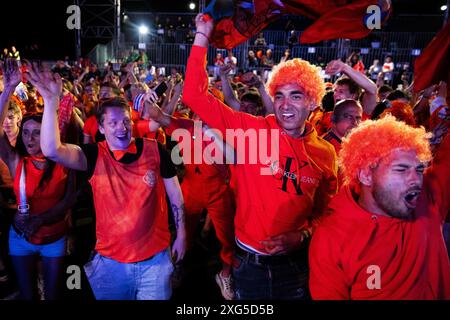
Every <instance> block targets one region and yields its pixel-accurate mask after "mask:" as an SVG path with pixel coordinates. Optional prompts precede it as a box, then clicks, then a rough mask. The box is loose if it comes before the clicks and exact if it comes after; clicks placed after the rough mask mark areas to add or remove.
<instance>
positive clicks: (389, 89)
mask: <svg viewBox="0 0 450 320" xmlns="http://www.w3.org/2000/svg"><path fill="white" fill-rule="evenodd" d="M392 91H394V89H392V87H391V86H388V85H387V84H383V85H382V86H381V87H379V88H378V94H380V93H386V92H392Z"/></svg>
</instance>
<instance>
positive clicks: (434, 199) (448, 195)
mask: <svg viewBox="0 0 450 320" xmlns="http://www.w3.org/2000/svg"><path fill="white" fill-rule="evenodd" d="M446 140H447V141H446V142H445V143H446V144H445V145H441V147H442V148H441V149H440V150H439V151H438V153H439V154H437V155H436V157H435V159H434V160H433V165H432V167H431V168H429V169H428V170H427V172H426V173H425V177H424V185H423V189H422V193H421V195H420V198H419V200H418V204H417V207H416V209H415V212H414V216H415V218H414V219H413V220H410V221H407V220H401V219H397V218H390V217H384V216H379V215H374V214H371V213H370V212H367V211H365V210H364V209H362V208H361V207H360V206H359V205H358V204H357V202H356V201H355V199H354V196H353V195H352V193H351V191H350V190H349V188H348V187H344V188H343V189H342V190H341V191H340V192H339V194H338V195H337V196H336V197H334V198H333V200H332V201H331V203H330V206H329V212H330V213H331V215H330V216H329V217H327V218H326V219H324V220H323V222H322V223H321V225H319V227H318V228H317V230H316V233H315V234H314V236H313V238H312V242H311V246H310V249H309V255H310V259H309V261H310V267H311V275H310V290H311V294H312V297H313V298H314V299H402V300H404V299H408V300H409V299H450V264H449V258H448V253H447V249H446V246H445V242H444V239H443V236H442V226H443V223H444V220H445V216H446V215H447V213H448V211H449V209H450V188H449V186H450V167H449V166H448V162H449V159H448V155H449V154H450V135H447V138H446ZM371 266H377V267H379V271H380V273H379V275H380V289H369V288H368V282H369V283H370V282H371V280H370V279H369V277H370V276H371V275H373V273H374V271H373V269H372V270H371V269H369V268H371Z"/></svg>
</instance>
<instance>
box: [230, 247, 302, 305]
mask: <svg viewBox="0 0 450 320" xmlns="http://www.w3.org/2000/svg"><path fill="white" fill-rule="evenodd" d="M307 255H308V253H307V248H304V249H302V250H300V251H299V252H296V253H295V254H292V255H289V256H285V257H265V256H260V255H254V254H251V253H246V252H244V251H243V250H241V249H237V250H236V253H235V256H234V261H233V269H232V272H233V280H234V289H235V296H236V299H237V300H256V299H264V300H271V299H273V300H306V299H310V294H309V289H308V280H309V267H308V256H307Z"/></svg>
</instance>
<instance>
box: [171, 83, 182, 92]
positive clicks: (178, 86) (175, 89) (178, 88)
mask: <svg viewBox="0 0 450 320" xmlns="http://www.w3.org/2000/svg"><path fill="white" fill-rule="evenodd" d="M181 92H183V80H180V81H179V82H177V83H176V84H175V86H174V87H173V93H174V94H181Z"/></svg>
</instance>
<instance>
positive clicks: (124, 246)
mask: <svg viewBox="0 0 450 320" xmlns="http://www.w3.org/2000/svg"><path fill="white" fill-rule="evenodd" d="M90 183H91V185H92V191H93V195H94V205H95V211H96V235H97V244H96V247H95V249H96V250H97V252H99V253H100V254H101V255H104V256H106V257H109V258H112V259H114V260H116V261H119V262H124V263H132V262H138V261H143V260H146V259H148V258H150V257H151V256H153V255H155V254H157V253H158V252H160V251H162V250H164V249H166V248H167V247H168V246H169V244H170V232H169V226H168V216H167V203H166V198H165V197H166V193H165V188H164V182H163V179H162V177H161V175H160V158H159V152H158V146H157V143H156V141H155V140H148V139H144V146H143V151H142V155H141V156H140V157H139V159H138V160H136V161H134V162H132V163H131V164H124V163H121V162H118V161H116V160H115V159H114V158H113V157H112V156H111V154H110V153H109V149H108V146H107V144H106V141H102V142H100V143H98V158H97V162H96V165H95V170H94V174H93V176H92V178H91V179H90ZM106 200H108V201H106Z"/></svg>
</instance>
